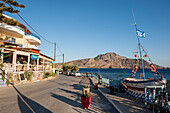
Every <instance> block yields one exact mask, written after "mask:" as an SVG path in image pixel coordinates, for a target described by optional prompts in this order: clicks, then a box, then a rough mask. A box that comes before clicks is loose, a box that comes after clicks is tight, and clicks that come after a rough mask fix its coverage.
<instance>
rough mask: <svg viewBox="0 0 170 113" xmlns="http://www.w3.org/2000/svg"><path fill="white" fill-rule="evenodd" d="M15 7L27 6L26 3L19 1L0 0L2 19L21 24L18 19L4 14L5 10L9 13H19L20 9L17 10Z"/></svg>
mask: <svg viewBox="0 0 170 113" xmlns="http://www.w3.org/2000/svg"><path fill="white" fill-rule="evenodd" d="M13 7H18V8H25V5H22V4H19V3H18V2H16V1H13V0H0V21H2V22H4V23H7V24H9V25H19V24H20V23H19V22H18V21H16V20H14V19H11V18H7V17H5V16H3V12H4V11H6V12H9V13H19V11H18V10H15V9H14V8H13Z"/></svg>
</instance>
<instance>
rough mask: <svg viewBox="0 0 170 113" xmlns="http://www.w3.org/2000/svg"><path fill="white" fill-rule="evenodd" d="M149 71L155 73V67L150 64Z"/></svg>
mask: <svg viewBox="0 0 170 113" xmlns="http://www.w3.org/2000/svg"><path fill="white" fill-rule="evenodd" d="M149 67H150V70H151V71H152V72H156V69H155V67H154V66H153V65H152V64H151V65H150V66H149Z"/></svg>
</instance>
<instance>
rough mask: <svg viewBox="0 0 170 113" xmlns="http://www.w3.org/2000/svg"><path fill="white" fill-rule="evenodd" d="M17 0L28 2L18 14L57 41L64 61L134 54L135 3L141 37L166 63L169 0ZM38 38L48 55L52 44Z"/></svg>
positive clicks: (158, 59) (154, 57)
mask: <svg viewBox="0 0 170 113" xmlns="http://www.w3.org/2000/svg"><path fill="white" fill-rule="evenodd" d="M17 1H18V2H20V3H23V4H25V5H26V8H25V9H20V13H19V14H20V15H22V16H23V17H24V19H25V20H27V21H28V23H30V24H31V25H32V26H33V27H34V28H35V29H36V30H37V31H38V32H39V33H40V34H41V35H42V36H44V37H45V38H47V39H48V40H50V41H52V42H57V44H58V46H59V47H60V49H61V51H62V52H64V53H65V60H66V61H71V60H76V59H82V58H92V57H95V56H97V55H98V54H104V53H106V52H116V53H117V54H119V55H121V56H126V57H128V58H134V57H133V50H134V49H135V47H136V46H137V38H136V33H135V28H134V26H132V25H130V23H134V21H133V17H132V10H131V9H132V8H133V10H134V13H135V18H136V21H137V25H138V28H139V29H140V30H144V31H145V33H146V38H145V39H142V40H141V43H142V45H143V46H144V47H145V48H146V49H147V50H148V51H149V53H148V55H149V56H150V58H151V59H152V61H153V62H154V63H156V64H158V65H161V66H169V67H170V50H169V49H170V0H50V1H43V0H31V1H30V0H17ZM11 16H12V17H14V18H16V19H18V20H20V19H19V17H17V16H16V15H14V14H13V15H11ZM21 22H22V21H21ZM42 44H43V45H42V46H41V47H40V49H41V50H42V51H43V52H46V53H48V54H50V55H52V45H50V44H48V43H46V42H45V41H43V39H42ZM47 46H48V47H47ZM57 53H59V52H57ZM59 54H60V53H59ZM59 54H58V55H59ZM57 58H58V59H57V60H58V61H61V57H57Z"/></svg>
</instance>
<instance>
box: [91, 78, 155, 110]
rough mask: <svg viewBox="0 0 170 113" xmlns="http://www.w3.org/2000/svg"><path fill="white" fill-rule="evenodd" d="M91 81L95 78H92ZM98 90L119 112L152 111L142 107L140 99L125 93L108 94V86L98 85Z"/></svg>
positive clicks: (94, 81)
mask: <svg viewBox="0 0 170 113" xmlns="http://www.w3.org/2000/svg"><path fill="white" fill-rule="evenodd" d="M91 80H92V81H93V83H97V80H96V79H94V78H92V79H91ZM99 91H100V92H101V93H102V94H103V95H105V96H106V98H107V99H108V100H110V102H111V103H112V104H113V106H115V108H117V109H118V111H119V112H121V113H152V112H151V111H150V110H149V109H147V108H145V107H144V103H143V102H142V101H140V100H137V99H135V98H132V97H130V96H128V95H126V94H125V93H117V92H114V94H110V90H109V88H106V87H104V86H101V85H99Z"/></svg>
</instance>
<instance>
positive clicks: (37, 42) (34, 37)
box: [26, 34, 41, 45]
mask: <svg viewBox="0 0 170 113" xmlns="http://www.w3.org/2000/svg"><path fill="white" fill-rule="evenodd" d="M26 39H27V40H28V41H29V42H30V44H31V45H40V44H41V40H40V37H38V36H37V35H35V34H26Z"/></svg>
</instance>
